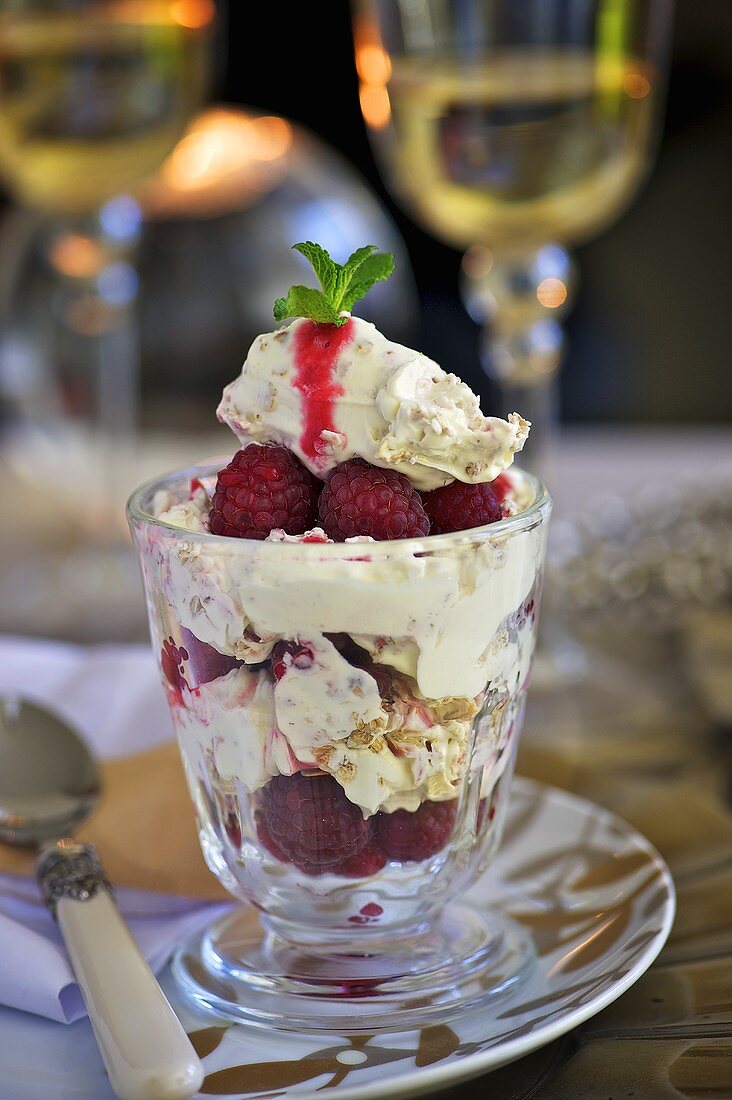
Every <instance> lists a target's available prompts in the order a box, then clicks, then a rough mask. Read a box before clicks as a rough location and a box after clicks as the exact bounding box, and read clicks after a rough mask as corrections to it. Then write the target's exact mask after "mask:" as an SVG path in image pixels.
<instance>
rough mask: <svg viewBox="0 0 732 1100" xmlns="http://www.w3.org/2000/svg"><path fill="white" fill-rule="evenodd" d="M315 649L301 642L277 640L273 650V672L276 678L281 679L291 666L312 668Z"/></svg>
mask: <svg viewBox="0 0 732 1100" xmlns="http://www.w3.org/2000/svg"><path fill="white" fill-rule="evenodd" d="M313 660H314V657H313V651H312V649H310V647H309V646H308V645H305V644H304V643H301V642H287V641H282V642H277V644H276V645H275V647H274V649H273V650H272V673H273V675H274V678H275V680H281V679H282V677H283V676H284V675H285V674H286V673H287V670H288V669H289V668H292V667H293V666H294V667H295V668H300V669H305V668H310V667H311V665H312V663H313Z"/></svg>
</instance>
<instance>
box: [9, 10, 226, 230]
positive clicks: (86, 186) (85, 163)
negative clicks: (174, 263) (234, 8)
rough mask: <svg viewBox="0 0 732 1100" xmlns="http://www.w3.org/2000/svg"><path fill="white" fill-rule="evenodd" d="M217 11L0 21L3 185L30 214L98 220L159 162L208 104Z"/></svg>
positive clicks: (19, 13)
mask: <svg viewBox="0 0 732 1100" xmlns="http://www.w3.org/2000/svg"><path fill="white" fill-rule="evenodd" d="M213 14H214V9H213V4H212V2H211V0H198V2H197V0H185V2H184V3H180V2H178V3H175V2H172V3H171V2H168V0H124V2H117V3H114V2H110V3H94V4H88V3H81V4H79V3H77V4H75V5H68V6H67V5H60V4H48V5H44V4H27V5H24V4H19V5H12V7H11V10H10V11H8V12H6V13H5V14H2V13H0V174H1V175H2V176H3V177H4V179H5V181H6V182H7V183H8V185H9V186H10V188H11V189H12V190H13V192H14V193H15V194H16V195H17V197H18V198H20V199H21V201H24V202H26V203H27V204H28V205H30V206H33V207H37V208H38V207H40V208H44V209H49V210H53V211H57V210H58V211H64V212H70V213H77V214H89V213H93V212H94V211H95V210H96V209H97V208H98V207H100V206H101V205H102V203H104V202H105V201H106V200H107V199H109V198H111V197H112V196H114V195H116V194H120V193H122V192H126V191H130V190H133V189H134V188H135V186H136V185H137V184H139V183H140V182H142V181H144V180H145V179H146V178H148V177H149V176H150V175H152V173H153V172H155V171H156V169H157V168H158V167H159V166H160V164H161V163H162V162H163V160H164V159H165V157H166V156H167V155H168V153H169V152H170V151H171V150H172V149H173V147H174V146H175V144H176V142H177V141H178V139H179V137H180V136H181V135H182V133H183V131H184V129H185V127H186V125H187V123H188V121H189V120H190V118H191V115H192V114H193V112H194V111H195V110H197V108H198V107H199V105H200V103H201V100H202V98H203V96H204V92H205V88H206V83H207V73H208V37H209V36H208V34H207V31H208V29H209V24H210V23H211V19H212V17H213Z"/></svg>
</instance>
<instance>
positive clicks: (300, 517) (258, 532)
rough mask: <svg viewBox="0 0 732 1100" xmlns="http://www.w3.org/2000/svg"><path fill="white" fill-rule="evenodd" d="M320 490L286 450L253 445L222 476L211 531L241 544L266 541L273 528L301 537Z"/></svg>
mask: <svg viewBox="0 0 732 1100" xmlns="http://www.w3.org/2000/svg"><path fill="white" fill-rule="evenodd" d="M318 484H319V483H318V482H317V481H316V479H315V478H314V477H313V475H312V474H311V473H310V471H309V470H306V469H305V467H304V466H303V465H302V463H301V462H299V461H298V459H297V458H296V457H295V455H294V454H292V452H291V451H288V450H287V448H286V447H278V446H276V445H275V444H273V443H263V444H259V443H250V444H249V446H248V447H245V448H244V449H243V450H241V451H237V453H236V454H235V455H234V457H233V458H232V460H231V462H230V463H229V465H228V466H225V467H224V469H223V470H221V472H220V473H219V476H218V479H217V481H216V491H215V492H214V495H213V500H212V501H211V512H210V515H209V526H210V529H211V531H212V532H213V534H214V535H228V536H229V537H232V538H238V539H265V538H266V537H267V535H268V534H269V533H270V531H273V530H274V529H275V528H279V529H282V530H283V531H285V532H286V534H288V535H302V534H303V533H304V532H305V531H307V530H308V528H310V527H312V526H313V524H314V522H315V517H316V515H317V500H318Z"/></svg>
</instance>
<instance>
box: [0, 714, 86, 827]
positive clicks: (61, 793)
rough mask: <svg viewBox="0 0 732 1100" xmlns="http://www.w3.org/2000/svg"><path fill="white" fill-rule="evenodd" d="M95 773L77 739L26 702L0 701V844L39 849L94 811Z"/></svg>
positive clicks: (60, 723)
mask: <svg viewBox="0 0 732 1100" xmlns="http://www.w3.org/2000/svg"><path fill="white" fill-rule="evenodd" d="M100 788H101V782H100V776H99V769H98V767H97V765H96V762H95V760H94V757H93V756H92V754H91V752H90V750H89V749H88V748H87V746H86V745H85V744H84V742H83V741H82V740H81V738H80V737H79V735H78V734H77V733H76V731H75V730H73V729H72V728H71V727H70V726H69V725H67V724H66V723H65V722H64V721H63V720H62V719H61V718H59V717H58V716H57V715H55V714H52V713H51V712H50V711H48V710H45V709H44V708H43V707H40V706H38V705H37V704H35V703H30V702H28V701H27V700H20V699H12V698H7V697H5V698H0V841H4V842H5V843H6V844H17V845H21V846H27V847H30V846H40V845H43V844H46V843H47V842H48V841H51V840H56V839H57V838H58V837H61V836H67V835H68V834H70V833H72V832H73V831H74V830H75V829H76V828H77V827H78V826H79V825H80V824H81V822H82V821H84V820H85V818H87V817H88V816H89V814H90V813H91V811H92V810H93V808H94V806H95V804H96V802H97V799H98V798H99V793H100Z"/></svg>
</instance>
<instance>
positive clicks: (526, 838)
mask: <svg viewBox="0 0 732 1100" xmlns="http://www.w3.org/2000/svg"><path fill="white" fill-rule="evenodd" d="M466 900H468V901H469V902H471V903H472V904H473V905H477V906H479V907H480V906H481V905H490V906H492V907H496V908H498V909H500V910H503V911H504V912H507V913H509V914H510V915H511V916H512V917H514V919H517V920H518V921H519V924H520V925H521V926H522V927H523V928H525V929H526V930H528V932H529V933H530V935H531V936H532V938H533V940H534V943H535V947H536V953H537V960H536V963H535V965H534V966H533V968H532V969H531V971H530V973H529V974H527V976H526V977H525V979H524V980H523V981H522V982H520V983H518V984H517V985H515V986H512V987H511V988H509V989H508V990H506V992H505V993H504V994H503V995H502V996H500V997H497V998H496V999H495V1000H491V1001H490V1002H488V1003H487V1004H486V1005H484V1006H482V1007H481V1008H480V1009H476V1010H473V1011H471V1012H469V1013H467V1014H464V1015H461V1016H457V1017H455V1018H453V1017H450V1018H446V1019H445V1020H444V1021H441V1022H439V1023H433V1024H430V1025H429V1026H426V1027H423V1028H422V1029H421V1030H420V1031H409V1030H404V1031H401V1032H391V1033H388V1034H385V1035H380V1036H379V1037H378V1038H370V1037H369V1036H368V1035H361V1034H359V1035H353V1036H350V1037H349V1036H347V1035H344V1036H343V1037H341V1036H339V1035H334V1034H333V1033H332V1032H331V1033H329V1034H327V1035H325V1034H324V1035H322V1036H318V1035H308V1036H305V1035H302V1036H301V1035H299V1034H298V1033H297V1032H292V1031H291V1032H282V1031H278V1032H276V1033H275V1032H266V1031H262V1030H261V1029H259V1028H257V1029H248V1028H246V1027H243V1026H240V1025H234V1026H231V1027H228V1026H227V1025H222V1026H221V1027H217V1026H216V1022H215V1021H212V1018H211V1017H205V1016H199V1017H194V1016H192V1015H191V1012H190V1009H189V1008H188V1007H187V1006H184V1005H183V1003H182V1002H181V1001H180V999H179V998H178V996H177V994H176V991H175V987H174V986H173V983H172V982H171V980H170V978H169V976H168V975H166V976H165V977H164V979H163V985H164V987H165V989H166V992H167V993H168V995H169V996H170V997H171V1000H172V1001H173V1003H174V1005H175V1007H176V1009H177V1010H178V1011H179V1012H180V1015H181V1018H182V1019H183V1021H184V1023H185V1024H186V1026H187V1028H188V1030H189V1031H190V1032H191V1033H193V1034H194V1037H195V1039H194V1041H195V1042H196V1044H197V1046H198V1047H199V1051H200V1053H201V1054H202V1055H203V1056H204V1058H205V1061H204V1064H205V1067H206V1072H207V1078H206V1082H205V1086H204V1089H205V1093H203V1094H202V1095H206V1096H212V1095H213V1096H226V1097H263V1096H265V1095H272V1094H277V1095H278V1096H283V1095H287V1096H292V1097H301V1098H303V1100H305V1098H307V1100H315V1097H316V1096H317V1095H318V1094H319V1090H323V1089H325V1090H326V1092H327V1093H328V1094H329V1095H335V1096H338V1097H343V1098H344V1100H346V1098H348V1100H358V1098H363V1100H366V1098H368V1100H371V1098H376V1097H379V1098H382V1097H408V1096H413V1095H417V1094H420V1095H422V1094H425V1093H428V1092H430V1091H433V1090H436V1089H441V1088H446V1087H449V1086H451V1085H455V1084H457V1083H459V1082H460V1081H464V1080H466V1079H467V1078H470V1077H475V1076H477V1075H478V1074H481V1073H485V1072H487V1071H488V1070H491V1069H495V1068H497V1067H498V1066H501V1065H504V1064H505V1063H507V1062H511V1061H513V1060H514V1059H516V1058H520V1057H521V1056H522V1055H524V1054H528V1053H529V1051H531V1050H534V1049H535V1048H537V1047H540V1046H542V1045H544V1044H545V1043H548V1042H551V1041H552V1040H553V1039H556V1038H558V1037H559V1036H560V1035H563V1034H564V1033H565V1032H567V1031H570V1030H571V1029H572V1028H574V1027H576V1026H577V1025H578V1024H581V1023H582V1022H583V1021H584V1020H587V1019H588V1018H589V1017H590V1016H593V1015H594V1014H595V1013H597V1012H599V1011H600V1010H601V1009H603V1008H604V1007H605V1006H606V1005H608V1004H610V1003H611V1002H612V1001H614V1000H615V999H616V998H617V997H619V996H620V995H621V993H623V992H624V991H625V990H626V989H627V988H628V987H629V986H631V985H632V984H633V983H634V982H635V981H637V979H638V978H639V977H640V976H641V974H643V973H644V971H645V970H647V969H648V967H649V966H650V965H651V963H652V962H653V960H654V959H655V958H656V956H657V955H658V953H659V951H660V950H661V948H662V947H663V944H664V943H665V941H666V938H667V936H668V934H669V931H670V929H671V924H672V922H673V917H674V888H673V882H672V880H671V875H670V873H669V871H668V868H667V867H666V865H665V863H664V862H663V860H662V859H661V857H660V856H659V855H658V853H657V852H656V851H655V849H653V848H652V847H651V845H650V844H649V843H648V841H646V840H645V839H644V838H643V837H642V836H641V835H640V834H639V833H637V832H636V831H635V830H634V829H632V828H631V827H630V826H629V825H626V824H625V823H624V822H623V821H621V820H620V819H619V818H617V817H615V816H614V815H613V814H610V813H608V812H607V811H606V810H602V809H600V808H599V807H598V806H595V805H594V804H593V803H591V802H587V801H586V800H584V799H581V798H577V797H575V796H574V795H569V794H566V793H564V792H562V791H559V790H556V789H555V788H552V787H545V786H542V785H540V784H537V783H534V782H529V781H528V780H525V779H517V780H516V781H515V784H514V791H513V794H512V799H511V806H510V811H509V818H508V822H507V826H506V834H505V839H504V841H503V844H502V846H501V849H500V851H499V853H498V855H497V856H496V859H495V862H494V864H493V866H492V868H491V869H490V871H489V872H488V873H487V874H486V875H484V876H483V877H482V878H481V879H480V880H479V882H478V883H476V885H475V886H474V887H473V888H472V890H471V891H470V892H469V894H468V895H467V898H466ZM0 1082H2V1089H0V1098H1V1100H61V1098H62V1097H63V1098H65V1097H69V1096H73V1097H74V1100H108V1098H111V1097H112V1095H113V1094H112V1092H111V1090H110V1088H109V1085H108V1083H107V1081H106V1078H105V1077H104V1071H103V1069H102V1066H101V1062H100V1061H99V1055H98V1053H97V1051H96V1048H95V1045H94V1039H93V1036H92V1034H91V1028H90V1026H89V1024H88V1023H87V1021H86V1020H84V1021H79V1023H77V1024H72V1025H70V1026H65V1025H63V1024H53V1023H50V1022H48V1021H45V1020H40V1019H38V1018H36V1017H32V1016H28V1015H27V1014H24V1013H20V1012H13V1011H12V1010H10V1009H0Z"/></svg>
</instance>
